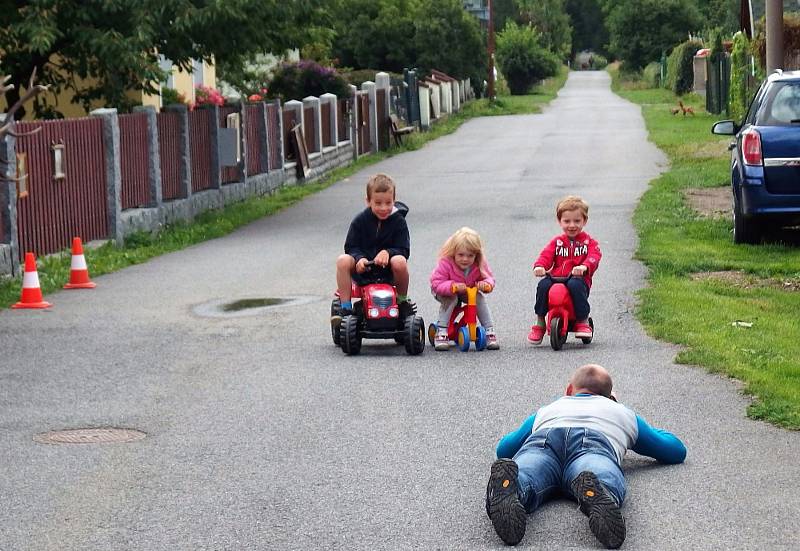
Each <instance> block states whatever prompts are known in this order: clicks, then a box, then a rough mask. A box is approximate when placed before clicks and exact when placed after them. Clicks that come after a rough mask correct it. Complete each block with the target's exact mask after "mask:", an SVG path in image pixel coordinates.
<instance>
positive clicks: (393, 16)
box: [330, 0, 417, 72]
mask: <svg viewBox="0 0 800 551" xmlns="http://www.w3.org/2000/svg"><path fill="white" fill-rule="evenodd" d="M416 4H417V2H416V0H397V1H394V0H342V1H341V2H340V3H339V4H338V5H336V6H334V7H332V8H331V13H330V15H331V20H332V25H333V28H334V30H335V34H336V37H335V38H334V39H333V43H332V55H333V57H335V58H337V59H338V61H339V65H341V66H343V67H353V68H356V69H383V70H387V71H395V72H402V70H403V68H404V67H410V66H413V65H414V64H415V51H414V42H413V41H414V33H415V27H414V14H415V12H416V9H417V7H416Z"/></svg>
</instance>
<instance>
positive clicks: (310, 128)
mask: <svg viewBox="0 0 800 551" xmlns="http://www.w3.org/2000/svg"><path fill="white" fill-rule="evenodd" d="M315 122H316V117H315V116H314V108H313V107H304V108H303V137H304V138H305V140H306V149H307V150H308V152H309V153H316V152H317V146H316V143H315V142H316V140H315V139H314V134H315V132H316V124H315Z"/></svg>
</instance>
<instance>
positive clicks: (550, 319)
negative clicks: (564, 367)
mask: <svg viewBox="0 0 800 551" xmlns="http://www.w3.org/2000/svg"><path fill="white" fill-rule="evenodd" d="M545 277H549V278H550V279H551V280H553V286H552V287H550V291H549V293H548V295H547V305H548V310H547V317H546V324H547V333H548V335H550V346H551V347H552V348H553V350H561V347H562V346H564V343H565V342H566V341H567V333H573V332H574V331H575V329H574V325H575V309H574V308H573V306H572V297H571V296H570V294H569V289H567V280H568V279H569V278H570V277H572V276H567V277H555V276H551V275H547V276H545ZM589 327H591V328H592V333H594V322H593V321H592V318H591V317H590V318H589ZM580 339H581V340H582V341H583V344H589V343H590V342H592V337H580Z"/></svg>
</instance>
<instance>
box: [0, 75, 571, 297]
mask: <svg viewBox="0 0 800 551" xmlns="http://www.w3.org/2000/svg"><path fill="white" fill-rule="evenodd" d="M567 74H568V69H567V68H566V67H562V69H561V71H560V72H559V74H558V75H557V76H556V77H554V78H552V79H548V80H546V81H544V82H543V83H542V84H541V85H539V86H537V87H536V88H534V90H533V91H532V92H533V93H532V94H530V95H525V96H501V97H499V98H498V99H497V100H496V101H493V102H490V101H488V100H485V99H480V100H476V101H472V102H469V103H467V104H466V105H464V107H463V109H462V110H461V111H459V112H458V113H455V114H452V115H449V116H447V117H444V118H443V119H442V120H439V121H437V122H436V124H434V125H433V127H432V128H431V129H430V131H427V132H415V133H413V134H411V135H409V136H406V137H405V139H404V140H403V146H402V147H395V148H392V149H391V150H389V151H381V152H379V153H376V154H371V155H366V156H364V157H361V158H360V159H358V161H356V162H355V163H353V164H351V165H348V166H346V167H342V168H338V169H336V170H333V171H331V172H330V173H328V174H327V175H326V176H325V177H324V178H323V179H322V180H320V181H318V182H316V183H313V184H304V185H301V186H292V187H286V188H281V189H280V190H278V191H276V192H275V193H273V194H271V195H266V196H263V197H255V198H251V199H248V200H246V201H243V202H241V203H235V204H230V205H227V206H226V207H225V208H223V209H219V210H211V211H206V212H204V213H202V214H200V215H198V216H196V217H195V219H194V221H193V222H191V223H185V222H178V223H175V224H171V225H169V226H167V227H165V228H164V229H163V230H162V231H160V232H159V233H157V234H155V235H151V234H149V233H136V234H133V235H129V236H128V237H127V238H126V239H125V245H124V246H123V247H115V246H113V245H112V244H111V243H110V242H109V243H106V244H104V245H103V246H101V247H99V248H96V249H88V248H87V249H85V250H84V254H85V256H86V261H87V263H88V265H89V272H90V274H91V276H92V277H94V276H99V275H103V274H107V273H111V272H115V271H117V270H120V269H122V268H125V267H127V266H131V265H133V264H139V263H142V262H146V261H147V260H149V259H151V258H153V257H156V256H159V255H162V254H166V253H169V252H173V251H177V250H180V249H183V248H186V247H188V246H190V245H193V244H195V243H199V242H201V241H206V240H208V239H214V238H216V237H222V236H223V235H226V234H228V233H230V232H232V231H234V230H235V229H237V228H239V227H241V226H243V225H245V224H249V223H250V222H253V221H255V220H258V219H259V218H263V217H264V216H269V215H270V214H273V213H276V212H278V211H280V210H283V209H284V208H286V207H288V206H290V205H293V204H295V203H297V202H298V201H300V200H301V199H303V198H304V197H306V196H308V195H311V194H312V193H316V192H318V191H320V190H323V189H325V188H327V187H328V186H330V185H332V184H333V183H335V182H338V181H340V180H343V179H345V178H347V177H348V176H351V175H352V174H355V173H356V172H358V171H359V170H361V169H363V168H364V167H366V166H369V165H371V164H375V163H377V162H380V161H382V160H383V159H386V158H388V157H391V156H393V155H397V154H398V153H403V152H405V151H411V150H416V149H419V148H420V147H422V146H423V145H425V144H426V143H428V142H429V141H431V140H435V139H437V138H439V137H441V136H444V135H446V134H450V133H452V132H455V130H456V129H458V127H459V126H461V125H462V124H463V123H464V122H465V121H467V120H469V119H471V118H474V117H483V116H492V115H516V114H523V113H538V112H539V111H541V106H542V105H543V104H544V103H547V102H548V101H550V100H551V99H553V98H554V97H555V96H556V94H557V93H558V90H559V89H560V88H561V87H562V86H563V85H564V82H565V81H566V79H567ZM69 270H70V251H69V250H68V249H67V250H64V251H63V252H62V253H59V254H53V255H49V256H47V257H44V258H40V259H39V260H38V268H37V271H38V273H39V284H40V285H41V288H42V292H43V293H44V294H45V295H46V294H48V293H51V292H53V291H56V290H58V289H60V288H61V287H63V285H64V284H65V283H66V282H67V281H68V280H69ZM21 287H22V279H21V278H19V277H15V278H10V277H0V307H3V308H7V307H9V306H11V305H12V304H14V303H15V302H17V300H19V296H20V288H21Z"/></svg>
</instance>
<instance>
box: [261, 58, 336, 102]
mask: <svg viewBox="0 0 800 551" xmlns="http://www.w3.org/2000/svg"><path fill="white" fill-rule="evenodd" d="M326 93H328V94H335V95H336V96H338V97H340V98H342V97H346V96H347V95H348V93H349V89H348V88H347V82H346V81H345V80H344V79H343V78H342V77H341V76H340V75H339V74H338V73H337V72H336V71H335V70H334V69H331V68H328V67H322V66H321V65H319V64H317V63H315V62H313V61H308V60H301V61H299V62H297V63H285V64H283V65H281V66H280V67H279V68H278V70H277V71H275V75H274V76H273V77H272V81H270V84H269V97H271V98H280V99H281V101H289V100H293V99H294V100H302V99H303V98H304V97H306V96H321V95H322V94H326Z"/></svg>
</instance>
